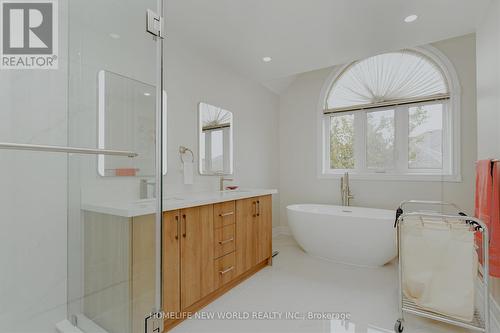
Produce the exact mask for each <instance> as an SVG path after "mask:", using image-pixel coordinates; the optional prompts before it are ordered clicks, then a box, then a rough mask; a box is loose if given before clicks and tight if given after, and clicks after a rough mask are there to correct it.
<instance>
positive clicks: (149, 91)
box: [98, 70, 167, 177]
mask: <svg viewBox="0 0 500 333" xmlns="http://www.w3.org/2000/svg"><path fill="white" fill-rule="evenodd" d="M98 80H99V99H98V100H99V105H98V117H99V119H98V123H99V131H98V133H99V137H98V146H99V148H100V149H112V150H126V151H134V152H136V153H137V154H138V156H137V157H136V158H126V157H117V156H104V155H99V157H98V173H99V175H101V176H103V177H110V176H121V177H123V176H129V177H130V176H132V177H133V176H137V177H153V176H154V175H155V162H154V161H155V135H156V87H155V86H154V85H150V84H148V83H144V82H141V81H138V80H134V79H132V78H129V77H126V76H123V75H119V74H116V73H112V72H109V71H105V70H102V71H100V72H99V74H98ZM162 98H163V105H164V107H163V129H164V131H165V130H166V118H167V115H166V105H167V103H166V102H167V100H166V94H165V92H163V96H162ZM163 146H164V149H163V174H166V171H167V170H166V138H165V136H164V138H163Z"/></svg>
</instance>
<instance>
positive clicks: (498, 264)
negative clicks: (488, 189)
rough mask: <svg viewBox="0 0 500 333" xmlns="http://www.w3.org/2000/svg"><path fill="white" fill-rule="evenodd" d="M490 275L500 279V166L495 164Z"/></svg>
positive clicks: (490, 228) (491, 217)
mask: <svg viewBox="0 0 500 333" xmlns="http://www.w3.org/2000/svg"><path fill="white" fill-rule="evenodd" d="M489 232H490V275H491V276H494V277H500V164H499V163H493V194H492V199H491V213H490V224H489Z"/></svg>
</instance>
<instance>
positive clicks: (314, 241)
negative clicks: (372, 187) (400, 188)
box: [287, 204, 397, 267]
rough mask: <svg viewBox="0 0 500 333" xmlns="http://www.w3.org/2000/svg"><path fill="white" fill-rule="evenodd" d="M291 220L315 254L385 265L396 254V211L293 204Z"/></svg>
mask: <svg viewBox="0 0 500 333" xmlns="http://www.w3.org/2000/svg"><path fill="white" fill-rule="evenodd" d="M287 214H288V224H289V226H290V229H291V231H292V234H293V236H294V237H295V240H296V241H297V242H298V243H299V245H300V246H301V247H302V248H303V249H304V251H306V252H307V253H309V254H310V255H312V256H316V257H320V258H324V259H327V260H331V261H335V262H339V263H344V264H351V265H357V266H369V267H377V266H383V265H384V264H386V263H388V262H389V261H391V260H392V259H394V257H396V254H397V249H396V230H395V229H394V219H395V212H394V211H392V210H385V209H372V208H361V207H343V206H329V205H313V204H305V205H291V206H288V207H287Z"/></svg>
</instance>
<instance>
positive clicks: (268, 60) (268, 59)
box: [262, 57, 273, 62]
mask: <svg viewBox="0 0 500 333" xmlns="http://www.w3.org/2000/svg"><path fill="white" fill-rule="evenodd" d="M271 60H273V58H271V57H264V58H262V61H263V62H271Z"/></svg>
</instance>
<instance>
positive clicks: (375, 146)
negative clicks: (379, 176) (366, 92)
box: [366, 110, 395, 170]
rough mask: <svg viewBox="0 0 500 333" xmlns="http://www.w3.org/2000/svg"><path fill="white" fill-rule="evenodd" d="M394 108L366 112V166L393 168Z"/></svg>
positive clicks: (384, 168)
mask: <svg viewBox="0 0 500 333" xmlns="http://www.w3.org/2000/svg"><path fill="white" fill-rule="evenodd" d="M394 133H395V128H394V110H383V111H371V112H367V114H366V167H367V168H369V169H382V170H387V169H393V168H394V140H395V137H394Z"/></svg>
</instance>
